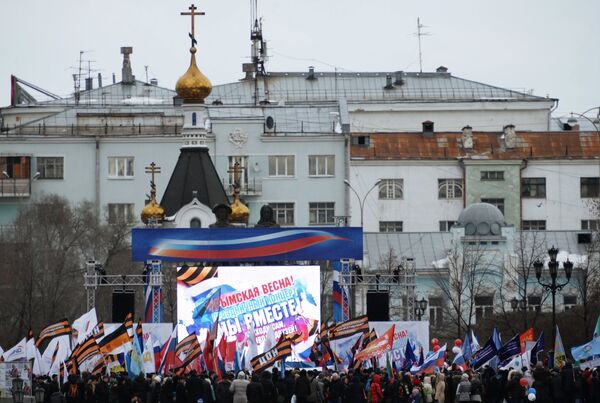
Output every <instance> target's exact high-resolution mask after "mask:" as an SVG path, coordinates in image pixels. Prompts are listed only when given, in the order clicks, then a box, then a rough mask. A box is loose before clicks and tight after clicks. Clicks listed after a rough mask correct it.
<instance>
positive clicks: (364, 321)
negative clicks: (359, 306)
mask: <svg viewBox="0 0 600 403" xmlns="http://www.w3.org/2000/svg"><path fill="white" fill-rule="evenodd" d="M368 332H369V317H368V316H367V315H363V316H359V317H358V318H354V319H350V320H348V321H346V322H342V323H338V324H337V325H335V327H334V328H333V329H332V330H331V331H330V332H329V340H337V339H343V338H345V337H349V336H354V335H355V334H365V333H368Z"/></svg>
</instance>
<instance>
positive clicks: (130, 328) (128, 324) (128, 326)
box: [123, 312, 133, 338]
mask: <svg viewBox="0 0 600 403" xmlns="http://www.w3.org/2000/svg"><path fill="white" fill-rule="evenodd" d="M123 326H125V329H126V330H127V334H128V335H129V337H131V338H133V314H132V313H131V312H129V313H128V314H127V316H125V320H124V321H123Z"/></svg>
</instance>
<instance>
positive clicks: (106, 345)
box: [98, 323, 131, 355]
mask: <svg viewBox="0 0 600 403" xmlns="http://www.w3.org/2000/svg"><path fill="white" fill-rule="evenodd" d="M127 343H131V336H130V335H129V333H128V332H127V327H126V325H125V323H123V324H122V325H121V326H119V327H118V328H116V329H115V330H114V331H113V332H112V333H109V334H108V335H106V336H104V338H103V339H102V340H101V341H100V343H98V346H99V347H100V351H102V354H104V355H107V354H110V353H112V352H113V351H114V350H116V349H117V348H119V347H121V346H123V345H126V344H127Z"/></svg>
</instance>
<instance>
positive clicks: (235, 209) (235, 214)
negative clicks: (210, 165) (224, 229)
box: [229, 161, 250, 225]
mask: <svg viewBox="0 0 600 403" xmlns="http://www.w3.org/2000/svg"><path fill="white" fill-rule="evenodd" d="M229 172H230V173H233V203H231V214H230V215H229V222H230V223H232V224H234V225H235V224H238V225H247V224H248V218H249V217H250V209H249V208H248V206H246V205H245V204H244V203H242V201H241V200H240V179H241V173H242V167H241V166H240V163H239V162H238V161H236V162H235V164H233V168H232V169H231V170H230V171H229Z"/></svg>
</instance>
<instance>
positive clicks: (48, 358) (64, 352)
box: [42, 335, 71, 374]
mask: <svg viewBox="0 0 600 403" xmlns="http://www.w3.org/2000/svg"><path fill="white" fill-rule="evenodd" d="M69 338H70V336H69V335H64V336H58V337H55V338H53V339H52V340H50V343H48V347H46V349H45V350H44V353H43V354H42V358H43V359H44V363H45V365H46V367H47V368H48V371H49V372H50V374H58V373H60V363H61V362H62V361H65V360H66V359H67V358H68V357H69V355H70V354H71V348H70V343H69ZM57 345H58V352H57V354H56V359H55V360H54V364H53V363H52V356H53V355H54V351H55V350H56V346H57Z"/></svg>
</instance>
